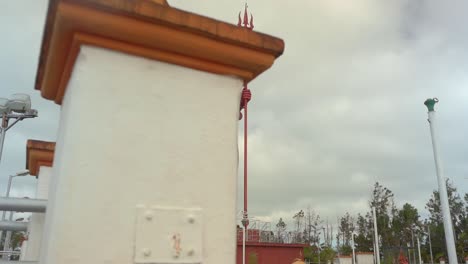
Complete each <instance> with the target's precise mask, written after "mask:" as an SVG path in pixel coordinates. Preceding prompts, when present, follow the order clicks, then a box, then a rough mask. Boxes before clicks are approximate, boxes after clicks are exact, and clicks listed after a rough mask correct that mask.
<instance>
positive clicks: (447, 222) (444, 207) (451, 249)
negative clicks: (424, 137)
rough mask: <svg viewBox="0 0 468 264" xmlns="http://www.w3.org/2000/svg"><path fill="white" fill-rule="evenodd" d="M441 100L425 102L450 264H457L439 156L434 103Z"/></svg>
mask: <svg viewBox="0 0 468 264" xmlns="http://www.w3.org/2000/svg"><path fill="white" fill-rule="evenodd" d="M438 101H439V100H438V99H437V98H434V99H427V100H426V101H425V102H424V104H425V105H426V106H427V109H428V116H429V119H428V121H429V127H430V130H431V139H432V148H433V151H434V162H435V167H436V173H437V181H438V183H439V196H440V205H441V207H442V218H443V221H444V233H445V243H446V245H447V251H448V258H449V264H457V263H458V258H457V252H456V248H455V239H454V236H453V226H452V217H451V216H450V207H449V202H448V196H447V186H446V185H445V177H444V174H443V169H442V161H441V160H440V157H439V145H438V142H437V131H436V129H435V127H436V114H435V111H434V105H435V104H436V103H437V102H438Z"/></svg>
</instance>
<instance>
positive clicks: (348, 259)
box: [338, 256, 353, 264]
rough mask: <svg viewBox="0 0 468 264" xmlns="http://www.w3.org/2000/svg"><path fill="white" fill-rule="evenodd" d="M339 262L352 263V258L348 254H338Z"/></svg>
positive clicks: (342, 263)
mask: <svg viewBox="0 0 468 264" xmlns="http://www.w3.org/2000/svg"><path fill="white" fill-rule="evenodd" d="M338 259H339V263H340V264H352V263H353V259H352V257H350V256H340V257H338Z"/></svg>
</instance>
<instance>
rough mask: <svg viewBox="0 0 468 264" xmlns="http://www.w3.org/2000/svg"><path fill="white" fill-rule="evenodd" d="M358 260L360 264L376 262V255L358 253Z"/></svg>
mask: <svg viewBox="0 0 468 264" xmlns="http://www.w3.org/2000/svg"><path fill="white" fill-rule="evenodd" d="M356 261H357V263H358V264H374V255H373V254H359V253H356Z"/></svg>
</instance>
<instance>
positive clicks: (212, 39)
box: [37, 0, 284, 264]
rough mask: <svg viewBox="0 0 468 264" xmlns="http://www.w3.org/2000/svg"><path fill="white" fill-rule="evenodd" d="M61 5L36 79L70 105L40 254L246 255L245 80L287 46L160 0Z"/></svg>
mask: <svg viewBox="0 0 468 264" xmlns="http://www.w3.org/2000/svg"><path fill="white" fill-rule="evenodd" d="M119 3H120V4H119ZM122 3H125V4H122ZM53 5H55V8H52V9H49V12H55V13H53V14H50V13H49V14H48V17H49V19H48V23H47V26H46V34H45V38H44V42H43V53H42V54H41V60H40V61H41V63H40V65H39V70H38V78H37V80H38V87H37V88H38V89H40V90H41V93H42V94H43V96H44V97H46V98H49V99H53V100H54V101H55V102H57V103H60V104H62V112H61V120H60V129H59V136H58V139H57V144H56V148H55V156H54V165H53V173H52V174H53V177H52V180H51V184H50V188H51V189H50V197H49V205H48V208H47V214H46V224H45V235H44V239H43V245H42V250H41V257H40V263H41V264H64V263H67V264H78V263H80V264H84V263H86V264H102V263H106V264H117V263H119V264H121V263H123V264H130V263H207V264H215V263H216V264H217V263H227V264H229V263H231V264H234V262H235V256H236V186H237V184H236V182H237V167H238V152H237V128H238V117H239V104H240V95H241V90H242V86H243V83H244V81H249V80H251V79H253V78H254V77H255V76H257V75H258V74H260V73H261V72H263V71H265V70H266V69H267V68H268V67H270V66H271V65H272V63H273V61H274V59H275V58H276V57H277V56H279V55H280V54H281V53H282V51H283V48H284V44H283V42H282V41H281V40H279V39H276V38H273V37H270V36H267V35H263V34H258V33H254V32H252V31H249V30H248V29H243V28H238V27H236V26H233V25H229V24H226V23H222V22H219V21H215V20H212V19H209V18H205V17H202V16H198V15H195V14H192V13H187V12H184V11H180V10H177V9H173V8H170V7H168V6H166V5H160V4H157V3H155V2H151V1H124V0H121V1H97V0H95V1H86V3H84V1H78V0H68V1H60V0H58V1H56V2H54V3H53ZM44 43H45V44H44Z"/></svg>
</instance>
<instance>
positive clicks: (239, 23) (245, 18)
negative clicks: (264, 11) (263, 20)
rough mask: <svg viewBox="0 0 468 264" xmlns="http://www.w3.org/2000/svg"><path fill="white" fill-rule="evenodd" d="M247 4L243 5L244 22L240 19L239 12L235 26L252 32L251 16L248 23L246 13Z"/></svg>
mask: <svg viewBox="0 0 468 264" xmlns="http://www.w3.org/2000/svg"><path fill="white" fill-rule="evenodd" d="M247 8H248V6H247V3H245V8H244V20H242V19H241V13H242V11H241V12H239V22H237V26H239V27H245V28H247V29H250V30H253V28H254V24H253V15H252V13H250V22H249V15H248V11H247Z"/></svg>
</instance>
